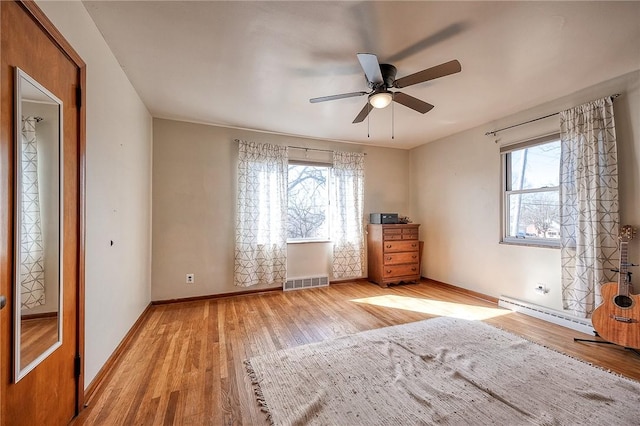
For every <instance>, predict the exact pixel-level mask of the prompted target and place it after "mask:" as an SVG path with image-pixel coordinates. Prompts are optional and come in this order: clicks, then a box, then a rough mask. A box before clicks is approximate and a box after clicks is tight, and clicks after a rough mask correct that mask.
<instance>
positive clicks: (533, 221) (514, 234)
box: [500, 134, 560, 247]
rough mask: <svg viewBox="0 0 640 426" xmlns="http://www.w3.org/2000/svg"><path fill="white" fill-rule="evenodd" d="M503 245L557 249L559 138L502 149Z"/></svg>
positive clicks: (553, 136)
mask: <svg viewBox="0 0 640 426" xmlns="http://www.w3.org/2000/svg"><path fill="white" fill-rule="evenodd" d="M500 153H501V157H502V161H501V162H502V193H503V197H502V207H503V208H502V242H503V243H509V244H523V245H541V246H549V247H559V246H560V196H559V189H560V186H559V184H560V135H559V134H555V135H552V136H547V137H543V138H537V139H533V140H530V141H526V142H522V143H518V144H514V145H508V146H504V147H502V148H501V149H500Z"/></svg>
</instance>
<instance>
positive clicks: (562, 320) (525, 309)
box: [498, 296, 594, 335]
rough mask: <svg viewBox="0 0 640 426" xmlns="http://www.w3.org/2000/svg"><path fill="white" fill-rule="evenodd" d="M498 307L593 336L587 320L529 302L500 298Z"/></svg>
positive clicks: (591, 326)
mask: <svg viewBox="0 0 640 426" xmlns="http://www.w3.org/2000/svg"><path fill="white" fill-rule="evenodd" d="M498 306H500V307H501V308H506V309H509V310H512V311H516V312H520V313H523V314H525V315H529V316H532V317H536V318H539V319H541V320H545V321H548V322H551V323H553V324H558V325H561V326H563V327H567V328H571V329H573V330H576V331H580V332H582V333H586V334H591V335H593V331H594V330H593V325H592V324H591V320H590V319H587V318H578V317H574V316H572V315H569V314H566V313H564V312H559V311H555V310H553V309H549V308H545V307H544V306H540V305H536V304H533V303H529V302H523V301H522V300H518V299H512V298H510V297H507V296H500V298H499V299H498Z"/></svg>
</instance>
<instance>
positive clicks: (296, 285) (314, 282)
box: [282, 276, 329, 291]
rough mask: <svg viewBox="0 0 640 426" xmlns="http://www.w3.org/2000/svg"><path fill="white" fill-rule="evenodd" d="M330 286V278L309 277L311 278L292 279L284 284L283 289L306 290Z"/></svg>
mask: <svg viewBox="0 0 640 426" xmlns="http://www.w3.org/2000/svg"><path fill="white" fill-rule="evenodd" d="M328 285H329V277H328V276H320V277H309V278H292V279H290V280H287V281H285V282H284V285H283V286H282V289H283V290H285V291H288V290H302V289H304V288H312V287H326V286H328Z"/></svg>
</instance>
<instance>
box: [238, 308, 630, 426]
mask: <svg viewBox="0 0 640 426" xmlns="http://www.w3.org/2000/svg"><path fill="white" fill-rule="evenodd" d="M245 362H246V365H247V370H248V372H249V375H250V377H251V379H252V381H253V383H254V386H255V390H256V395H257V396H258V401H259V403H260V404H262V406H263V408H264V409H265V411H266V412H267V413H268V415H269V419H270V420H271V421H272V422H273V423H274V424H276V425H301V424H314V425H316V424H317V425H413V424H449V425H481V424H482V425H488V424H495V425H528V424H535V425H580V424H589V425H639V424H640V383H638V382H636V381H632V380H629V379H625V378H622V377H619V376H616V375H614V374H611V373H608V372H606V371H604V370H602V369H599V368H596V367H593V366H591V365H589V364H587V363H585V362H582V361H578V360H575V359H573V358H570V357H568V356H565V355H563V354H560V353H558V352H554V351H552V350H549V349H546V348H544V347H542V346H540V345H537V344H535V343H532V342H529V341H527V340H524V339H522V338H520V337H517V336H515V335H512V334H510V333H508V332H505V331H502V330H499V329H497V328H494V327H491V326H489V325H486V324H484V323H482V322H475V321H467V320H461V319H454V318H446V317H440V318H435V319H431V320H425V321H419V322H415V323H410V324H405V325H399V326H394V327H387V328H381V329H377V330H371V331H367V332H363V333H358V334H355V335H352V336H346V337H343V338H338V339H335V340H330V341H326V342H319V343H314V344H310V345H305V346H300V347H296V348H291V349H286V350H282V351H278V352H274V353H271V354H266V355H262V356H258V357H255V358H251V359H250V360H248V361H245Z"/></svg>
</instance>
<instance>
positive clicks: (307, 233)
mask: <svg viewBox="0 0 640 426" xmlns="http://www.w3.org/2000/svg"><path fill="white" fill-rule="evenodd" d="M330 170H331V169H330V167H329V166H328V165H325V164H310V163H296V162H293V161H291V162H289V189H288V205H287V215H288V217H287V220H288V222H287V240H289V241H319V240H320V241H327V240H329V175H330Z"/></svg>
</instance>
